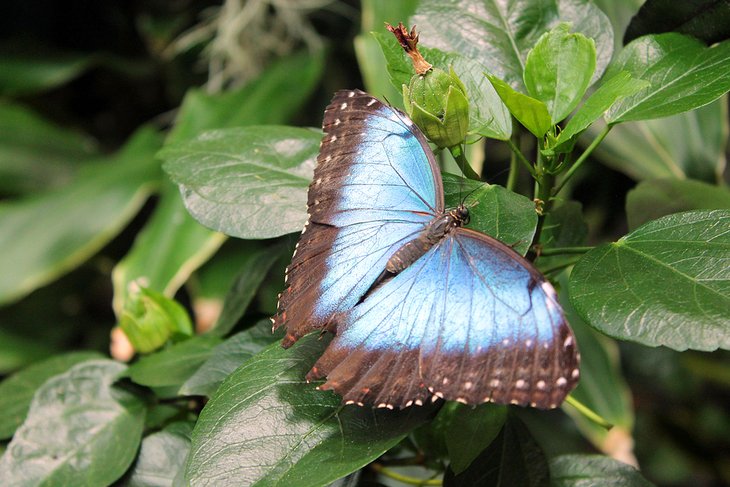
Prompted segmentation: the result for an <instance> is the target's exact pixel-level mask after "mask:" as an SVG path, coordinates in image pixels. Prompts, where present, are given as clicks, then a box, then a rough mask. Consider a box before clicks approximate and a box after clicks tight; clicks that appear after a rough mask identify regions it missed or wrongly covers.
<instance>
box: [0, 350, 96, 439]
mask: <svg viewBox="0 0 730 487" xmlns="http://www.w3.org/2000/svg"><path fill="white" fill-rule="evenodd" d="M92 358H101V354H99V353H97V352H74V353H68V354H64V355H56V356H53V357H51V358H49V359H46V360H43V361H42V362H38V363H37V364H33V365H31V366H29V367H27V368H25V369H23V370H21V371H19V372H16V373H15V374H13V375H12V376H10V377H8V378H7V379H5V380H4V381H2V382H0V411H2V412H3V413H2V415H0V438H10V437H11V436H12V435H13V433H14V432H15V430H16V429H17V428H18V426H20V425H21V424H22V423H23V420H25V416H26V414H27V413H28V408H29V407H30V402H31V399H33V394H35V391H36V390H37V389H38V388H39V387H40V386H42V385H43V383H44V382H45V381H47V380H48V379H50V378H51V377H53V376H54V375H58V374H61V373H63V372H66V371H67V370H68V369H70V368H71V367H72V366H74V365H76V364H77V363H79V362H84V361H86V360H89V359H92Z"/></svg>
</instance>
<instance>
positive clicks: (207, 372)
mask: <svg viewBox="0 0 730 487" xmlns="http://www.w3.org/2000/svg"><path fill="white" fill-rule="evenodd" d="M283 333H284V330H283V329H281V330H279V331H278V332H277V333H272V332H271V322H270V321H269V320H262V321H260V322H258V323H256V324H255V325H254V326H252V327H251V328H249V329H247V330H243V331H242V332H239V333H236V334H235V335H233V336H232V337H230V338H229V339H227V340H226V341H225V342H223V343H221V344H220V345H218V346H216V347H215V348H214V349H213V351H212V353H211V354H210V356H209V357H208V359H207V360H206V361H205V363H204V364H203V365H202V366H201V367H200V368H199V369H198V370H197V371H196V372H195V373H194V374H193V375H192V376H191V377H190V378H189V379H188V380H187V381H185V383H184V384H183V386H182V387H181V388H180V394H183V395H187V396H208V397H210V396H212V395H213V393H214V392H215V391H216V390H217V389H218V386H220V385H221V383H222V382H223V381H224V380H225V378H226V377H228V376H229V375H231V373H233V371H234V370H236V369H237V368H238V367H239V366H240V365H241V364H242V363H244V362H245V361H246V360H248V359H250V358H251V357H253V356H254V355H256V354H257V353H259V352H260V351H262V350H263V349H264V348H266V347H268V346H269V345H271V344H272V343H274V342H278V341H279V340H281V339H282V338H283V337H284V335H283Z"/></svg>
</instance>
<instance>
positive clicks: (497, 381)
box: [489, 379, 502, 387]
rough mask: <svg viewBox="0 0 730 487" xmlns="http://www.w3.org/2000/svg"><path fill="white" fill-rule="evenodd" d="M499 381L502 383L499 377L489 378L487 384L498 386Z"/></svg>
mask: <svg viewBox="0 0 730 487" xmlns="http://www.w3.org/2000/svg"><path fill="white" fill-rule="evenodd" d="M501 383H502V382H500V380H499V379H492V380H490V381H489V386H490V387H499V385H500V384H501Z"/></svg>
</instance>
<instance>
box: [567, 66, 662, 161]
mask: <svg viewBox="0 0 730 487" xmlns="http://www.w3.org/2000/svg"><path fill="white" fill-rule="evenodd" d="M647 85H648V82H647V81H644V80H640V79H634V78H632V77H631V75H630V74H629V73H627V72H625V71H621V72H620V73H617V74H616V75H615V76H613V77H612V78H611V79H609V80H608V81H604V82H603V83H601V86H599V87H598V89H597V90H596V91H594V92H593V94H592V95H591V96H590V97H589V98H588V99H587V100H586V101H585V103H584V104H583V105H581V107H580V108H578V110H577V111H576V112H575V114H574V115H573V116H572V117H570V120H569V121H568V123H567V124H566V125H565V128H563V130H561V131H560V133H559V134H558V139H557V142H556V143H555V146H556V147H560V146H564V147H565V148H566V149H570V148H572V144H571V142H574V138H575V137H576V136H577V135H579V134H580V133H581V132H583V131H584V130H585V129H586V128H588V127H589V126H590V125H591V124H592V123H593V122H595V121H596V120H598V119H599V118H600V117H602V116H603V114H604V113H606V110H608V109H609V108H610V107H611V105H613V104H614V103H615V102H616V101H617V100H620V99H621V98H624V97H626V96H629V95H633V94H634V93H636V92H637V91H639V90H641V89H643V88H645V87H646V86H647Z"/></svg>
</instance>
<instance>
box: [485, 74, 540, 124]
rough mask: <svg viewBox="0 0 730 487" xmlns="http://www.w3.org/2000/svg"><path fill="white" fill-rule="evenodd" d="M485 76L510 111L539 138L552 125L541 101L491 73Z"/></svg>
mask: <svg viewBox="0 0 730 487" xmlns="http://www.w3.org/2000/svg"><path fill="white" fill-rule="evenodd" d="M486 76H487V78H488V79H489V81H490V82H491V83H492V86H493V87H494V89H495V91H496V92H497V94H498V95H499V97H500V98H501V99H502V101H503V102H504V104H505V105H506V106H507V109H508V110H509V111H510V113H512V115H514V117H515V118H516V119H517V120H519V121H520V123H521V124H522V125H524V126H525V128H526V129H527V130H529V131H530V132H532V133H533V134H534V135H535V137H538V138H541V137H542V136H544V135H545V134H546V133H547V131H548V130H550V127H552V122H551V118H550V113H549V112H548V108H547V106H546V105H545V104H544V103H543V102H541V101H540V100H536V99H535V98H532V97H530V96H527V95H525V94H523V93H520V92H518V91H515V90H514V89H512V87H510V85H508V84H507V83H505V82H504V81H502V80H501V79H499V78H497V77H496V76H493V75H491V74H487V75H486Z"/></svg>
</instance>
